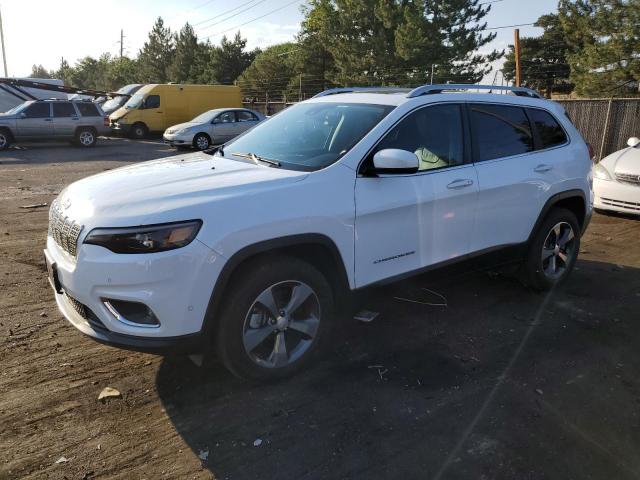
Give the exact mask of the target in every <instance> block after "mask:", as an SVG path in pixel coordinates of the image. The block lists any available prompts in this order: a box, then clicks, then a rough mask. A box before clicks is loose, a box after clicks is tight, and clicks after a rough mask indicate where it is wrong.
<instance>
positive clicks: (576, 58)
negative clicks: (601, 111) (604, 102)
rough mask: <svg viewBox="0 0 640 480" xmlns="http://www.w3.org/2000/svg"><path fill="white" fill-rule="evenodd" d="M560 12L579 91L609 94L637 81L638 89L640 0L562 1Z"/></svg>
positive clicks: (585, 93) (570, 61) (639, 77)
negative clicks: (570, 50)
mask: <svg viewBox="0 0 640 480" xmlns="http://www.w3.org/2000/svg"><path fill="white" fill-rule="evenodd" d="M558 14H559V19H560V23H561V25H562V28H563V31H564V33H565V36H566V38H567V42H568V43H569V45H570V46H571V48H572V52H571V53H570V54H568V55H567V60H568V62H569V65H570V66H571V77H570V78H571V81H572V82H573V83H575V85H576V91H577V92H578V94H581V95H589V96H595V95H608V94H611V93H612V92H613V91H614V90H616V89H617V88H618V87H621V86H623V85H624V84H633V83H635V85H636V86H635V88H636V89H637V82H638V81H640V0H560V2H559V5H558ZM636 91H637V90H636Z"/></svg>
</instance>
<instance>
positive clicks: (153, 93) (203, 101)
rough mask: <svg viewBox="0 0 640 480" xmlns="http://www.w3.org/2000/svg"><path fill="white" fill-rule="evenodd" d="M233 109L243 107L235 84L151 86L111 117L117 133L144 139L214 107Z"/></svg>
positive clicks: (112, 126)
mask: <svg viewBox="0 0 640 480" xmlns="http://www.w3.org/2000/svg"><path fill="white" fill-rule="evenodd" d="M234 107H242V95H241V94H240V87H237V86H234V85H177V84H164V85H158V84H151V85H145V86H144V87H142V88H140V90H138V91H137V92H136V93H135V95H133V96H132V97H131V98H130V99H129V100H128V101H127V103H125V104H124V105H123V106H122V107H121V108H119V109H118V110H116V111H115V112H113V113H112V114H111V115H110V117H109V118H110V120H111V129H112V130H113V131H114V132H115V133H123V134H125V135H130V136H132V137H134V138H144V137H146V136H147V135H148V134H149V132H157V133H162V132H164V131H165V130H166V129H167V128H168V127H169V126H171V125H176V124H178V123H182V122H186V121H188V120H189V119H190V118H193V117H195V116H196V115H200V114H201V113H203V112H206V111H207V110H211V109H212V108H234Z"/></svg>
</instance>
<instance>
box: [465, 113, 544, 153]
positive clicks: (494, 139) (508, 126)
mask: <svg viewBox="0 0 640 480" xmlns="http://www.w3.org/2000/svg"><path fill="white" fill-rule="evenodd" d="M470 109H471V123H472V125H473V133H474V137H475V142H476V145H477V148H478V158H477V160H478V161H483V160H491V159H494V158H501V157H509V156H511V155H518V154H521V153H526V152H530V151H532V150H533V136H532V134H531V126H530V125H529V120H528V119H527V116H526V115H525V113H524V110H523V109H522V108H520V107H508V106H503V105H478V104H475V105H473V104H472V105H470Z"/></svg>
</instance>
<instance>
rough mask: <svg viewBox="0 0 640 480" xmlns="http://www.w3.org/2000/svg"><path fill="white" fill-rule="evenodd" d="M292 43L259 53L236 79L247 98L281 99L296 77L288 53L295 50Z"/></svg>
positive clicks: (272, 47) (282, 44)
mask: <svg viewBox="0 0 640 480" xmlns="http://www.w3.org/2000/svg"><path fill="white" fill-rule="evenodd" d="M296 47H297V44H295V43H293V42H287V43H281V44H278V45H273V46H271V47H269V48H267V49H265V50H264V51H263V52H261V53H259V54H258V56H257V57H256V58H255V60H254V61H253V62H252V63H251V65H249V67H248V68H247V69H246V70H245V71H244V72H243V73H242V75H240V77H239V78H238V85H240V87H241V88H242V91H243V94H244V95H245V96H248V97H258V98H261V99H263V98H265V96H268V97H269V98H270V99H276V98H277V99H278V100H279V99H281V98H282V97H283V96H284V95H285V94H286V91H287V87H288V85H289V83H290V81H291V79H292V78H293V77H294V76H295V75H296V69H295V65H294V64H293V62H292V59H291V57H290V56H289V52H290V51H291V50H292V49H294V48H296Z"/></svg>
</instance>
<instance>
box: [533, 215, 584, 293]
mask: <svg viewBox="0 0 640 480" xmlns="http://www.w3.org/2000/svg"><path fill="white" fill-rule="evenodd" d="M579 251H580V226H579V224H578V220H577V219H576V216H575V215H574V214H573V212H571V211H570V210H567V209H564V208H556V209H553V210H552V211H551V212H550V213H549V215H547V218H545V219H544V221H543V222H542V224H541V225H540V227H539V228H538V231H537V232H536V234H535V236H534V237H533V240H532V241H531V243H530V245H529V251H528V254H527V258H526V260H525V263H524V275H525V281H526V283H527V284H529V285H530V286H531V287H533V288H535V289H536V290H549V289H550V288H552V287H554V286H555V285H558V284H559V283H561V282H563V281H564V280H565V279H566V278H567V277H568V276H569V273H571V270H573V267H574V265H575V263H576V260H577V259H578V252H579Z"/></svg>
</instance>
